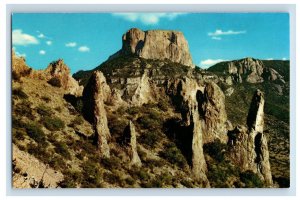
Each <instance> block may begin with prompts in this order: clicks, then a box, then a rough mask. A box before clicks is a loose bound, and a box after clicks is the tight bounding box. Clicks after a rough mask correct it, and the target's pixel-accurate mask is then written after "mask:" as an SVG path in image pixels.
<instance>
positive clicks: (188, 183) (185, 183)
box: [180, 179, 194, 188]
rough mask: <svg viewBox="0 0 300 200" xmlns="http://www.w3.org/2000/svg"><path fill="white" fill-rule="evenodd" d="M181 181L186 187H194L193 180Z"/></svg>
mask: <svg viewBox="0 0 300 200" xmlns="http://www.w3.org/2000/svg"><path fill="white" fill-rule="evenodd" d="M180 183H181V184H182V185H184V186H185V187H187V188H193V187H194V185H193V183H192V182H191V181H188V180H186V179H183V180H181V181H180Z"/></svg>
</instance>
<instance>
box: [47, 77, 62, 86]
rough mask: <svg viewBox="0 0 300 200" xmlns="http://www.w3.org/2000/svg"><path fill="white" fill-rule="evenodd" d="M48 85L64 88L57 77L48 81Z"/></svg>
mask: <svg viewBox="0 0 300 200" xmlns="http://www.w3.org/2000/svg"><path fill="white" fill-rule="evenodd" d="M48 83H49V84H50V85H52V86H54V87H61V86H62V85H61V81H60V79H59V78H57V77H53V78H51V79H50V80H49V81H48Z"/></svg>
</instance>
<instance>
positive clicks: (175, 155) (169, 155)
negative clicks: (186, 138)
mask: <svg viewBox="0 0 300 200" xmlns="http://www.w3.org/2000/svg"><path fill="white" fill-rule="evenodd" d="M159 155H160V156H161V157H162V158H164V159H166V160H167V161H169V162H170V163H171V164H175V165H177V166H178V167H181V168H183V167H184V166H185V165H186V163H187V162H186V159H185V157H184V156H183V155H182V153H181V152H180V150H179V149H178V148H177V147H176V145H175V144H174V143H170V144H167V145H166V147H165V148H164V150H163V151H161V152H160V153H159Z"/></svg>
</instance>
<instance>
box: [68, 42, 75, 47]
mask: <svg viewBox="0 0 300 200" xmlns="http://www.w3.org/2000/svg"><path fill="white" fill-rule="evenodd" d="M76 46H77V43H76V42H69V43H67V44H66V47H76Z"/></svg>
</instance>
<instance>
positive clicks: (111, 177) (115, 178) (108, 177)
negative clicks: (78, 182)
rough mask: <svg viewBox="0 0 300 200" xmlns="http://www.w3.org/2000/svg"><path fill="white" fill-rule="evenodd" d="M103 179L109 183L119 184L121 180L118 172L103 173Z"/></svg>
mask: <svg viewBox="0 0 300 200" xmlns="http://www.w3.org/2000/svg"><path fill="white" fill-rule="evenodd" d="M103 179H104V180H105V181H106V182H108V183H110V184H120V183H121V182H122V178H121V176H120V174H119V173H117V172H113V173H104V174H103Z"/></svg>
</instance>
